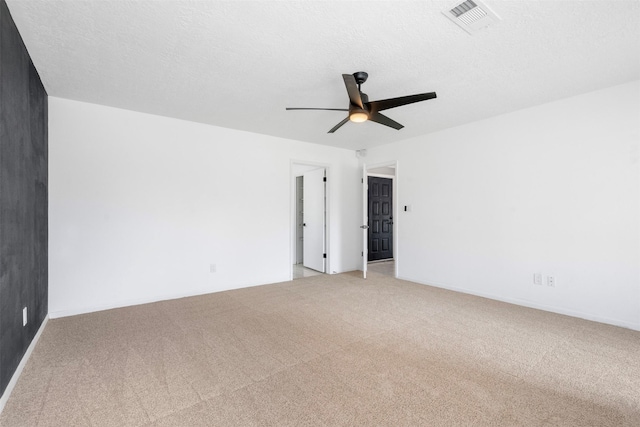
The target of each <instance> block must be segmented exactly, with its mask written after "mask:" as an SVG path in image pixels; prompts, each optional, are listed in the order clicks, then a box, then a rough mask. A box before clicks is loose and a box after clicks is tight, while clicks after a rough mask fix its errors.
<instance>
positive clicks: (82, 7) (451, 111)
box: [7, 0, 640, 149]
mask: <svg viewBox="0 0 640 427" xmlns="http://www.w3.org/2000/svg"><path fill="white" fill-rule="evenodd" d="M461 1H462V0H457V1H455V0H454V1H427V0H422V1H266V0H265V1H123V0H118V1H116V0H111V1H70V0H64V1H45V0H28V1H19V0H7V3H8V5H9V9H10V11H11V13H12V16H13V18H14V20H15V21H16V24H17V26H18V29H19V30H20V32H21V34H22V37H23V39H24V41H25V44H26V45H27V48H28V50H29V52H30V54H31V57H32V59H33V62H34V64H35V66H36V68H37V69H38V71H39V73H40V76H41V78H42V80H43V82H44V85H45V87H46V89H47V92H48V93H49V95H51V96H56V97H61V98H68V99H74V100H79V101H86V102H91V103H97V104H103V105H108V106H113V107H119V108H124V109H130V110H135V111H141V112H146V113H151V114H158V115H163V116H170V117H176V118H180V119H185V120H191V121H196V122H202V123H209V124H212V125H217V126H222V127H228V128H233V129H239V130H244V131H249V132H256V133H261V134H267V135H274V136H279V137H284V138H291V139H295V140H301V141H308V142H313V143H319V144H326V145H332V146H336V147H344V148H348V149H362V148H370V147H374V146H377V145H381V144H385V143H389V142H393V141H398V140H401V139H406V138H409V137H414V136H417V135H423V134H427V133H430V132H434V131H437V130H440V129H444V128H449V127H453V126H457V125H460V124H463V123H468V122H471V121H475V120H479V119H483V118H486V117H490V116H494V115H498V114H502V113H506V112H510V111H514V110H518V109H522V108H526V107H529V106H534V105H538V104H542V103H545V102H549V101H553V100H555V99H559V98H564V97H568V96H572V95H577V94H581V93H585V92H589V91H593V90H597V89H601V88H605V87H609V86H613V85H616V84H621V83H625V82H628V81H631V80H636V79H640V1H638V0H630V1H624V0H620V1H616V0H609V1H578V0H571V1H540V0H539V1H528V0H520V1H492V0H486V1H485V4H487V5H488V6H489V7H490V8H491V9H492V10H493V11H494V12H495V13H496V14H497V15H498V16H499V17H500V18H501V19H502V20H501V21H500V22H498V23H497V24H495V25H493V26H491V27H489V28H486V29H485V30H483V31H481V32H479V33H477V34H474V35H470V34H468V33H466V32H465V31H463V30H462V29H461V28H459V27H458V26H457V25H455V24H454V23H453V22H451V21H450V20H449V19H447V18H446V17H445V16H444V15H443V14H442V13H441V12H442V10H444V9H449V8H451V7H453V6H455V5H457V4H459V3H460V2H461ZM360 70H362V71H366V72H368V73H369V80H368V81H367V82H366V83H365V84H364V85H363V87H362V89H363V92H365V93H367V94H368V95H369V97H370V99H371V100H377V99H385V98H391V97H396V96H403V95H410V94H414V93H422V92H432V91H435V92H437V94H438V98H437V99H434V100H429V101H424V102H420V103H416V104H412V105H406V106H403V107H399V108H396V109H392V110H387V111H385V114H386V115H387V116H389V117H391V118H392V119H394V120H396V121H398V122H400V123H402V124H403V125H405V128H404V129H402V130H400V131H396V130H394V129H391V128H387V127H385V126H381V125H378V124H376V123H371V122H367V123H363V124H355V123H347V124H346V125H344V126H343V127H342V128H340V129H339V130H338V131H337V132H336V133H335V134H327V131H328V130H329V129H330V128H331V127H333V126H334V125H335V124H337V123H338V122H339V121H340V120H342V119H343V118H344V117H346V113H343V112H336V111H285V107H329V108H347V106H348V98H347V94H346V90H345V87H344V82H343V80H342V77H341V74H343V73H347V74H350V73H353V72H355V71H360Z"/></svg>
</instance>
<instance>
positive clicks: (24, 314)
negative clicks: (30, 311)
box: [22, 307, 28, 326]
mask: <svg viewBox="0 0 640 427" xmlns="http://www.w3.org/2000/svg"><path fill="white" fill-rule="evenodd" d="M27 319H28V317H27V307H25V308H23V309H22V326H27Z"/></svg>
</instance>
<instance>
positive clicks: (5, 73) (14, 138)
mask: <svg viewBox="0 0 640 427" xmlns="http://www.w3.org/2000/svg"><path fill="white" fill-rule="evenodd" d="M47 151H48V150H47V94H46V92H45V90H44V87H43V86H42V82H41V81H40V78H39V76H38V73H37V71H36V69H35V68H34V66H33V64H32V63H31V60H30V58H29V54H28V52H27V50H26V48H25V46H24V44H23V42H22V38H21V37H20V34H19V33H18V30H17V28H16V26H15V24H14V22H13V20H12V19H11V15H10V13H9V10H8V8H7V5H6V3H5V1H4V0H0V393H4V390H5V389H6V387H7V384H8V382H9V381H10V380H11V377H12V375H13V374H14V372H15V370H16V368H17V366H18V364H19V363H20V360H21V359H22V357H23V355H24V353H25V351H26V350H27V348H28V347H29V344H30V343H31V342H32V340H33V338H34V336H35V334H36V332H37V331H38V328H39V327H40V325H41V324H42V322H43V320H44V318H45V317H46V315H47V311H48V305H47V301H48V284H47ZM23 307H27V310H28V323H27V325H26V326H23V325H22V309H23Z"/></svg>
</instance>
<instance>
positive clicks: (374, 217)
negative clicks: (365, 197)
mask: <svg viewBox="0 0 640 427" xmlns="http://www.w3.org/2000/svg"><path fill="white" fill-rule="evenodd" d="M368 181H369V224H368V225H369V248H368V250H369V257H368V259H369V261H377V260H380V259H388V258H393V216H392V215H393V209H392V202H391V201H392V194H391V190H392V187H393V185H392V184H393V180H392V179H390V178H378V177H375V176H370V177H369V180H368Z"/></svg>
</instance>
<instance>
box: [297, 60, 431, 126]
mask: <svg viewBox="0 0 640 427" xmlns="http://www.w3.org/2000/svg"><path fill="white" fill-rule="evenodd" d="M367 77H369V75H368V74H367V73H365V72H364V71H358V72H356V73H353V74H343V75H342V78H343V79H344V85H345V86H346V87H347V93H348V94H349V108H348V109H347V108H287V110H328V111H348V112H349V115H348V116H347V117H346V118H345V119H344V120H342V121H341V122H340V123H338V124H337V125H335V126H334V127H332V128H331V130H330V131H329V132H328V133H334V132H335V131H337V130H338V129H339V128H340V127H341V126H342V125H344V124H345V123H347V122H348V121H349V120H351V121H352V122H356V123H361V122H365V121H367V120H371V121H372V122H376V123H380V124H381V125H385V126H389V127H391V128H394V129H396V130H400V129H402V128H403V127H404V126H403V125H401V124H400V123H398V122H396V121H395V120H391V119H390V118H389V117H387V116H385V115H383V114H380V111H382V110H387V109H389V108H395V107H400V106H402V105H407V104H413V103H414V102H420V101H426V100H427V99H433V98H436V93H435V92H429V93H420V94H416V95H408V96H400V97H398V98H390V99H383V100H380V101H369V97H368V96H367V94H366V93H362V91H361V90H360V86H361V85H362V83H364V82H366V81H367Z"/></svg>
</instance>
